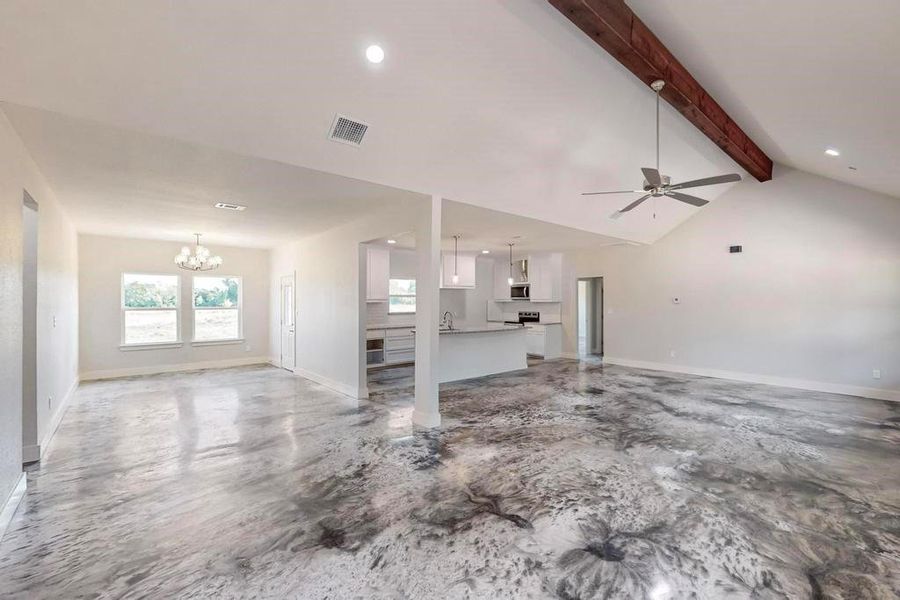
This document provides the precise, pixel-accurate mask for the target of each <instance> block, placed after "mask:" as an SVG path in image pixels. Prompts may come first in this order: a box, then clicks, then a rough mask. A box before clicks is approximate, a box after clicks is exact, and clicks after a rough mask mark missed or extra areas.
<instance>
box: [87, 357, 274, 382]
mask: <svg viewBox="0 0 900 600" xmlns="http://www.w3.org/2000/svg"><path fill="white" fill-rule="evenodd" d="M267 362H268V358H267V357H265V356H254V357H250V358H229V359H225V360H207V361H202V362H193V363H181V364H177V365H155V366H150V367H134V368H130V369H108V370H104V371H88V372H86V373H82V374H81V381H95V380H97V379H116V378H118V377H133V376H135V375H156V374H158V373H177V372H180V371H199V370H202V369H227V368H228V367H245V366H247V365H264V364H266V363H267Z"/></svg>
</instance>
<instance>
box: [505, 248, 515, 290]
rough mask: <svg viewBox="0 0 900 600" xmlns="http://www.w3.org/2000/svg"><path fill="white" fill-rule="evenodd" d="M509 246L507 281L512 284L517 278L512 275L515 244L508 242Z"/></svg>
mask: <svg viewBox="0 0 900 600" xmlns="http://www.w3.org/2000/svg"><path fill="white" fill-rule="evenodd" d="M507 246H509V277H508V278H507V280H506V283H508V284H509V285H512V284H514V283H515V282H516V280H515V279H513V276H512V247H513V246H514V244H507Z"/></svg>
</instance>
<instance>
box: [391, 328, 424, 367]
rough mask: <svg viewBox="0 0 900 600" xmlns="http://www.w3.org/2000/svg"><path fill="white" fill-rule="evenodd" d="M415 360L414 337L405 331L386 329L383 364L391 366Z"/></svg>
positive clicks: (411, 333) (410, 332) (408, 330)
mask: <svg viewBox="0 0 900 600" xmlns="http://www.w3.org/2000/svg"><path fill="white" fill-rule="evenodd" d="M415 360H416V335H415V334H414V333H413V332H412V331H410V329H409V328H405V329H388V330H387V332H386V334H385V338H384V362H385V364H388V365H392V364H397V363H410V362H415Z"/></svg>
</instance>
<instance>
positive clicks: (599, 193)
mask: <svg viewBox="0 0 900 600" xmlns="http://www.w3.org/2000/svg"><path fill="white" fill-rule="evenodd" d="M643 193H644V190H621V191H619V192H582V193H581V195H582V196H599V195H601V194H643Z"/></svg>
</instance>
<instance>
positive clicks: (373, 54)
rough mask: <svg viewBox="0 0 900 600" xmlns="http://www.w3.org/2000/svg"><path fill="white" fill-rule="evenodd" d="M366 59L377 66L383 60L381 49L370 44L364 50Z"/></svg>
mask: <svg viewBox="0 0 900 600" xmlns="http://www.w3.org/2000/svg"><path fill="white" fill-rule="evenodd" d="M366 58H368V59H369V62H370V63H375V64H376V65H377V64H378V63H380V62H381V61H383V60H384V50H382V49H381V46H379V45H377V44H372V45H371V46H369V47H368V48H366Z"/></svg>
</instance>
